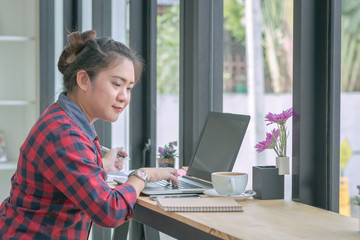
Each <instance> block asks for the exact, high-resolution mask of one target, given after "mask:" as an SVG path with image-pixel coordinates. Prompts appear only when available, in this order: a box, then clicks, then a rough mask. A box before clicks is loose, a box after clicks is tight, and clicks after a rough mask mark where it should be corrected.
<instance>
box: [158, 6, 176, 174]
mask: <svg viewBox="0 0 360 240" xmlns="http://www.w3.org/2000/svg"><path fill="white" fill-rule="evenodd" d="M179 48H180V4H179V1H178V0H177V1H170V0H161V1H160V0H158V9H157V100H156V101H157V115H156V118H157V120H156V121H157V124H156V141H157V147H164V146H165V145H168V144H169V142H174V141H175V142H177V143H178V142H179V74H180V73H179V71H180V70H179V66H180V64H179V58H180V57H179V54H180V52H179ZM175 149H176V151H177V152H176V153H178V149H179V145H177V146H175ZM175 166H176V167H178V158H176V162H175Z"/></svg>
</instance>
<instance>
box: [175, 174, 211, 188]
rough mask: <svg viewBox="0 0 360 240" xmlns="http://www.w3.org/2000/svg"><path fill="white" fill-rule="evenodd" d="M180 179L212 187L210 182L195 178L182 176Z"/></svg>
mask: <svg viewBox="0 0 360 240" xmlns="http://www.w3.org/2000/svg"><path fill="white" fill-rule="evenodd" d="M182 178H185V179H189V180H192V181H195V182H198V183H201V184H205V185H208V186H212V184H211V182H209V181H206V180H204V179H200V178H197V177H192V176H186V175H184V176H182Z"/></svg>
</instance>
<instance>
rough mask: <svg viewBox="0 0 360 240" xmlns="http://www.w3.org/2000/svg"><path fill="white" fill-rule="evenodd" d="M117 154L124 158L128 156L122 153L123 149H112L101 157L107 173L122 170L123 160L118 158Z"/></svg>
mask: <svg viewBox="0 0 360 240" xmlns="http://www.w3.org/2000/svg"><path fill="white" fill-rule="evenodd" d="M118 154H122V155H124V156H125V157H127V156H128V154H127V153H126V152H124V151H123V148H113V149H111V150H110V151H109V152H107V153H106V154H105V156H104V157H103V165H104V169H105V171H106V172H107V173H111V172H118V171H120V170H122V169H123V167H124V158H122V157H118Z"/></svg>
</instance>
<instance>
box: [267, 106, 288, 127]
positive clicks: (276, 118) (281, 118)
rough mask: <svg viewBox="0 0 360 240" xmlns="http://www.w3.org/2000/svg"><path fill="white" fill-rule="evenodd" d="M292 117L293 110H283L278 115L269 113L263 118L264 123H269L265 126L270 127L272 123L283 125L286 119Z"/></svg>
mask: <svg viewBox="0 0 360 240" xmlns="http://www.w3.org/2000/svg"><path fill="white" fill-rule="evenodd" d="M292 115H293V108H289V109H288V110H285V111H283V112H282V113H280V114H275V113H270V112H269V113H268V114H267V115H266V116H265V121H268V122H269V123H268V124H266V125H270V124H273V123H278V124H285V122H286V120H288V118H289V117H291V116H292Z"/></svg>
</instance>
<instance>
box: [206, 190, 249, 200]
mask: <svg viewBox="0 0 360 240" xmlns="http://www.w3.org/2000/svg"><path fill="white" fill-rule="evenodd" d="M204 194H206V195H208V196H209V197H228V198H234V199H235V200H237V201H241V200H245V199H248V198H249V197H252V196H254V195H255V194H256V192H255V191H252V190H247V191H245V192H243V193H241V194H239V195H221V194H218V193H217V192H216V191H215V189H207V190H205V191H204Z"/></svg>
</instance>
